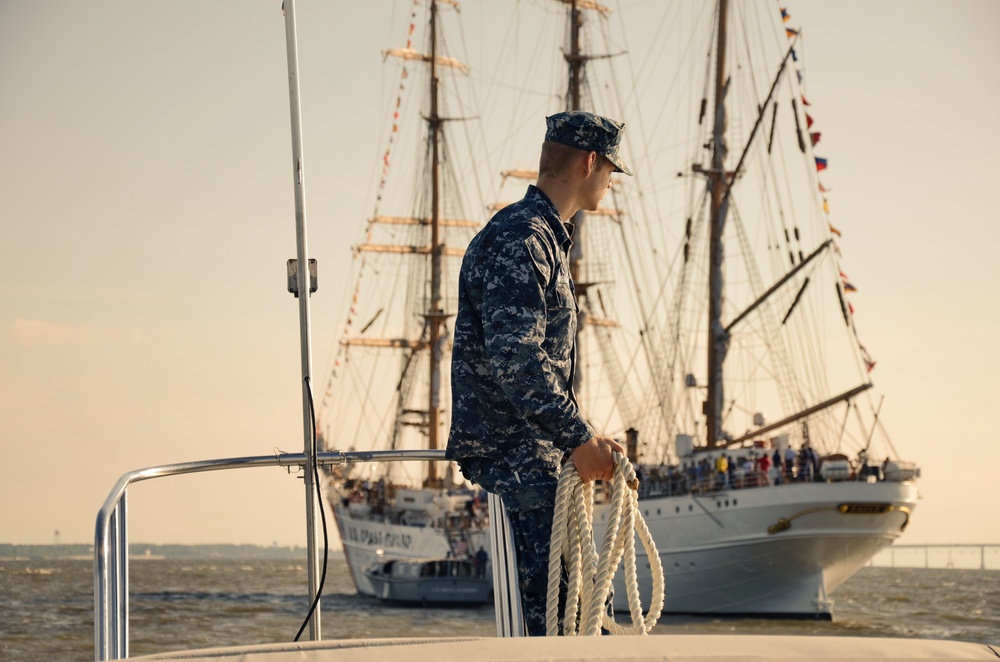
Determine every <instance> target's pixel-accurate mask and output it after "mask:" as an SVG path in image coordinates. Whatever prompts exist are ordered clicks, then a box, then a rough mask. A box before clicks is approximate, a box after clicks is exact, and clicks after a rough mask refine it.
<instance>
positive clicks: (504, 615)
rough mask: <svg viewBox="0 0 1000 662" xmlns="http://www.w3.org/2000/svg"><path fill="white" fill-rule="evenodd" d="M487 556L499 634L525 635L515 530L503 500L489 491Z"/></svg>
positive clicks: (505, 635)
mask: <svg viewBox="0 0 1000 662" xmlns="http://www.w3.org/2000/svg"><path fill="white" fill-rule="evenodd" d="M489 507H490V559H491V561H492V563H493V601H494V606H495V609H496V621H497V636H498V637H525V636H527V632H526V628H525V625H524V614H523V613H522V610H521V587H520V584H519V583H518V574H517V552H516V550H515V549H514V531H513V529H511V526H510V520H509V519H507V511H506V510H505V509H504V505H503V501H502V500H501V499H500V497H499V496H497V495H496V494H492V493H491V494H490V497H489Z"/></svg>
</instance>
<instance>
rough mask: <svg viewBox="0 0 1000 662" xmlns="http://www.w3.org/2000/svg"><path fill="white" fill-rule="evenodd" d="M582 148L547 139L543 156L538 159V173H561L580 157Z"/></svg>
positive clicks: (543, 144) (540, 174)
mask: <svg viewBox="0 0 1000 662" xmlns="http://www.w3.org/2000/svg"><path fill="white" fill-rule="evenodd" d="M582 153H583V152H582V150H579V149H577V148H575V147H570V146H569V145H563V144H562V143H557V142H552V141H551V140H547V141H545V142H543V143H542V157H541V158H540V159H539V160H538V175H539V176H542V175H561V174H562V173H564V172H566V170H567V169H568V168H569V167H570V165H571V164H572V163H573V160H574V159H577V158H580V155H581V154H582Z"/></svg>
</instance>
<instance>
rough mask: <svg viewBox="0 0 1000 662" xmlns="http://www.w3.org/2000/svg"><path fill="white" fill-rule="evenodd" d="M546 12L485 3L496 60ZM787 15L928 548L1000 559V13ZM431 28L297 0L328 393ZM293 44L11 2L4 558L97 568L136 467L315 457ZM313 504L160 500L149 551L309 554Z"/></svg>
mask: <svg viewBox="0 0 1000 662" xmlns="http://www.w3.org/2000/svg"><path fill="white" fill-rule="evenodd" d="M540 3H541V0H535V1H534V2H530V1H527V0H526V1H525V2H522V3H518V2H514V1H513V0H511V1H503V0H493V1H492V2H474V1H472V2H467V3H465V9H464V10H463V11H465V12H466V13H467V16H468V17H469V18H470V23H471V25H470V26H469V30H468V34H469V35H474V38H475V39H477V40H482V42H483V43H484V44H485V45H484V46H482V47H481V48H480V49H479V50H475V49H474V50H473V52H479V53H483V52H488V44H489V36H488V35H487V36H475V35H477V30H480V29H482V27H484V25H489V23H486V22H485V21H484V19H483V18H482V15H483V14H480V13H477V12H478V10H480V9H483V10H488V11H501V10H503V11H505V10H506V9H507V8H508V7H509V8H510V9H515V8H517V7H518V6H522V5H529V6H530V5H537V4H540ZM610 4H612V6H615V3H613V2H612V3H610ZM787 4H788V7H789V10H790V12H791V13H792V15H793V17H794V22H795V24H797V25H799V26H801V27H802V28H803V29H804V30H805V31H807V37H808V39H807V41H806V44H807V46H808V56H809V59H808V62H809V70H808V76H809V85H810V87H809V89H810V95H811V96H813V97H814V98H813V103H814V105H816V107H817V110H816V113H817V115H819V114H821V115H822V120H823V125H824V126H823V129H824V146H825V147H826V149H825V151H826V156H827V157H828V158H829V159H830V162H831V168H830V172H829V175H830V176H829V178H828V180H827V183H828V184H832V186H833V188H834V189H835V197H834V198H833V202H834V204H835V218H836V219H837V225H838V226H839V227H840V228H841V229H842V230H843V231H844V238H843V240H842V241H841V245H842V247H843V250H844V252H845V261H846V263H848V264H850V265H851V270H850V271H851V278H852V281H854V282H855V284H857V285H858V286H859V287H860V288H861V289H860V291H859V293H858V295H857V296H856V297H855V299H854V301H855V305H856V307H857V308H858V311H857V324H858V327H859V330H860V332H861V335H862V337H863V339H864V342H865V344H866V346H867V347H868V348H869V350H871V352H872V354H873V355H874V356H875V357H876V359H877V360H878V366H877V368H876V371H875V372H874V373H873V378H874V381H875V383H876V385H877V386H878V388H879V390H880V392H881V393H884V394H885V396H886V399H885V404H884V406H883V409H882V417H883V421H884V423H885V425H886V426H887V428H888V429H889V431H890V435H891V437H892V440H893V442H894V443H895V446H896V448H897V449H898V450H899V451H900V453H901V454H902V455H904V456H906V457H909V458H911V459H913V460H916V461H917V462H918V463H919V464H920V465H921V466H922V468H923V479H922V480H921V481H920V490H921V493H922V496H923V501H922V502H921V504H920V506H919V509H918V510H917V512H916V513H915V517H914V518H913V522H912V524H911V527H910V530H909V531H908V532H907V534H906V536H905V537H904V539H903V541H904V542H906V543H920V542H935V543H937V542H955V543H959V542H992V543H1000V518H998V517H996V515H995V514H994V513H993V510H992V506H993V504H994V502H995V500H996V498H995V491H996V490H995V483H996V480H995V474H996V472H997V463H998V461H1000V453H998V451H997V450H996V445H997V442H996V416H995V409H996V407H997V406H998V405H997V402H998V400H997V395H998V393H1000V389H998V388H997V385H996V375H998V374H1000V349H998V341H1000V306H998V303H1000V300H998V299H1000V297H998V294H997V290H998V286H1000V266H998V265H1000V260H998V259H997V256H996V252H997V248H998V244H1000V241H998V240H1000V230H998V229H997V227H998V226H997V221H998V216H1000V214H998V212H997V203H996V195H995V190H996V188H997V182H998V181H1000V165H998V163H1000V123H998V122H997V119H996V117H997V109H998V108H1000V82H998V76H997V70H998V67H1000V40H997V38H996V35H997V34H1000V3H996V2H992V1H990V0H983V1H980V2H971V1H959V2H945V1H943V0H940V1H906V2H904V1H896V2H861V1H840V2H828V3H817V2H808V3H807V2H804V0H789V2H788V3H787ZM409 5H410V3H409V2H404V1H402V0H400V1H398V2H381V1H372V2H350V3H348V2H338V3H333V2H326V1H320V0H313V1H309V0H299V2H298V3H297V6H298V12H299V19H300V26H299V27H300V34H299V39H300V45H301V49H302V52H301V61H302V71H303V80H302V95H303V104H304V109H303V114H304V118H303V121H304V127H305V154H306V167H307V171H306V187H307V195H308V202H307V206H308V217H309V222H310V252H311V255H312V256H313V257H315V258H317V259H318V260H319V263H320V290H319V292H318V293H317V294H316V295H315V296H314V297H313V314H314V353H315V361H314V365H315V367H316V370H317V371H320V370H322V369H323V367H324V366H325V365H326V360H327V357H328V356H329V352H330V350H331V348H332V347H333V342H334V339H335V338H336V333H337V325H338V323H340V322H341V319H342V317H341V309H340V308H341V306H342V304H343V301H344V296H343V292H344V289H345V288H346V287H347V286H348V285H347V283H346V282H345V278H346V273H347V263H348V261H349V259H350V257H349V253H348V250H347V246H348V244H350V243H353V242H354V241H355V239H356V237H357V236H358V232H359V228H360V227H361V223H362V219H364V218H365V216H366V214H368V213H370V209H371V194H370V191H371V190H372V183H373V177H374V176H375V173H376V172H377V170H376V168H377V163H376V161H377V158H378V154H379V153H380V150H381V149H382V146H381V145H380V142H379V141H380V136H381V135H382V131H383V130H384V119H385V117H386V108H385V107H384V103H385V101H386V100H385V98H384V95H383V94H382V91H381V86H382V84H383V79H382V74H381V66H382V56H381V54H380V51H381V50H382V49H384V48H387V47H391V46H398V45H399V44H398V42H399V37H400V34H401V33H402V31H403V27H405V23H406V21H408V17H409ZM651 6H655V3H654V2H652V0H650V1H647V2H638V1H635V2H632V1H629V0H623V2H622V3H621V7H620V11H622V12H623V14H627V13H630V12H641V11H648V10H649V9H650V7H651ZM391 16H394V18H393V19H390V17H391ZM649 25H650V26H655V23H651V24H649ZM401 26H402V27H401ZM650 29H652V27H650ZM648 36H649V35H647V37H648ZM284 48H285V47H284V26H283V21H282V16H281V12H280V0H213V1H212V2H207V3H206V2H194V1H185V0H170V1H166V0H147V1H144V2H107V1H102V2H91V1H89V0H63V1H61V2H59V1H46V0H30V1H29V0H0V223H2V235H0V236H2V240H0V450H2V457H3V460H2V464H0V503H2V504H3V508H0V542H13V543H49V542H52V541H53V539H54V533H55V531H57V530H58V531H59V532H60V533H61V540H62V541H63V542H91V541H92V536H93V526H94V517H95V515H96V513H97V510H98V508H99V507H100V505H101V503H102V502H103V500H104V499H105V497H106V496H107V494H108V492H109V490H110V489H111V487H112V485H113V484H114V482H115V480H116V479H117V478H118V476H120V475H121V474H122V473H124V472H126V471H128V470H131V469H136V468H141V467H147V466H154V465H159V464H165V463H171V462H180V461H187V460H194V459H203V458H218V457H230V456H242V455H267V454H270V453H272V452H273V450H274V449H275V448H280V449H283V450H286V451H300V450H301V448H302V441H301V431H300V426H301V413H300V401H299V398H300V389H299V359H298V331H297V323H298V318H297V312H296V302H295V299H294V298H292V296H291V295H289V294H288V293H287V292H286V291H285V274H284V271H285V266H284V263H285V260H286V259H288V258H290V257H293V256H294V252H295V246H294V225H293V206H292V186H291V167H290V162H291V155H290V154H291V153H290V144H289V128H288V93H287V80H286V68H285V67H286V64H285V50H284ZM472 64H473V65H475V63H472ZM532 156H533V155H532ZM303 500H304V497H303V493H302V487H301V481H300V480H299V479H297V478H296V477H295V476H289V475H286V474H285V473H284V472H283V471H281V470H278V469H255V470H250V471H242V472H235V473H233V474H232V475H223V476H221V477H219V476H216V477H208V476H193V477H186V478H173V479H166V480H161V481H154V482H151V483H145V484H141V485H138V486H137V487H136V488H135V489H133V490H132V492H131V494H130V522H131V538H132V540H133V541H135V542H164V543H167V542H176V543H196V542H251V543H260V544H270V543H272V542H277V543H279V544H285V545H287V544H302V542H303V541H304V534H303V521H304V515H303V514H302V503H303Z"/></svg>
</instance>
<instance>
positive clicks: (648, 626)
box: [545, 453, 664, 637]
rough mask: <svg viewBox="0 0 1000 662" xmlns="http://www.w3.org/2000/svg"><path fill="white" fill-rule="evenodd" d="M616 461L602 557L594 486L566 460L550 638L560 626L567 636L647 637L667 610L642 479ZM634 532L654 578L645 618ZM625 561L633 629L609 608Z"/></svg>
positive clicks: (553, 545)
mask: <svg viewBox="0 0 1000 662" xmlns="http://www.w3.org/2000/svg"><path fill="white" fill-rule="evenodd" d="M612 457H613V458H614V464H615V473H614V480H613V481H612V489H611V503H610V506H609V510H608V525H607V528H606V529H605V531H604V540H603V541H602V543H601V551H600V554H598V551H597V547H596V544H595V541H594V484H593V483H584V482H583V480H581V478H580V474H579V473H577V471H576V467H575V466H573V463H572V462H566V463H565V464H564V465H563V466H562V469H561V471H560V474H559V487H558V488H557V490H556V503H555V508H554V512H553V518H552V537H551V539H550V541H549V583H548V593H547V595H546V599H547V604H546V612H545V616H546V622H545V625H546V635H548V636H550V637H551V636H556V635H558V634H559V626H560V623H561V624H562V631H563V635H564V636H576V635H584V636H598V635H600V634H601V629H602V628H604V629H605V630H607V631H609V632H610V633H611V634H629V635H645V634H649V632H650V631H651V630H652V629H653V626H654V625H656V621H657V620H659V618H660V614H661V613H662V611H663V599H664V580H663V565H662V563H661V561H660V555H659V553H658V552H657V551H656V543H655V542H653V538H652V536H651V535H650V533H649V529H648V528H647V527H646V521H645V520H644V519H643V518H642V514H641V513H640V512H639V491H638V490H639V480H638V478H637V477H636V475H635V469H633V468H632V463H631V462H629V461H628V458H627V457H625V456H624V455H622V454H620V453H613V454H612ZM636 534H638V536H639V540H641V541H642V546H643V548H644V549H645V551H646V558H647V559H648V560H649V565H650V570H651V572H652V575H653V592H652V597H651V601H650V606H649V611H648V612H647V614H646V615H645V616H643V614H642V602H641V600H640V598H639V582H638V579H637V578H636V561H635V535H636ZM623 561H624V573H625V589H626V593H627V594H628V605H629V615H630V617H631V621H632V624H631V625H630V626H624V625H620V624H618V623H617V622H615V620H614V618H613V617H612V616H611V615H609V614H608V613H607V610H606V607H605V605H606V604H607V601H608V597H609V596H610V595H611V583H612V580H613V579H614V575H615V571H616V570H617V569H618V565H619V563H622V562H623ZM564 565H565V567H566V573H567V575H568V580H569V583H568V587H567V590H566V605H565V607H564V609H563V615H562V618H561V619H560V618H559V583H560V579H561V574H562V568H563V566H564Z"/></svg>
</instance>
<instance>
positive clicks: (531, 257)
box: [447, 111, 632, 636]
mask: <svg viewBox="0 0 1000 662" xmlns="http://www.w3.org/2000/svg"><path fill="white" fill-rule="evenodd" d="M623 128H624V125H623V124H621V123H619V122H616V121H614V120H610V119H607V118H605V117H600V116H598V115H594V114H593V113H588V112H583V111H571V112H563V113H558V114H556V115H552V116H551V117H548V118H546V132H545V140H544V142H543V144H542V154H541V159H540V163H539V173H538V180H537V182H536V184H535V185H534V186H529V187H528V191H527V193H526V194H525V196H524V198H523V199H521V200H520V201H518V202H515V203H514V204H512V205H510V206H508V207H505V208H504V209H502V210H500V211H499V212H497V214H496V215H494V216H493V218H492V219H491V220H490V222H489V223H488V224H487V225H486V226H485V227H484V228H483V229H482V230H481V231H480V232H479V234H478V235H477V236H476V237H475V238H474V239H473V240H472V242H471V243H470V244H469V248H468V250H467V251H466V253H465V258H464V259H463V261H462V269H461V274H460V277H459V286H458V315H457V318H456V321H455V340H454V350H453V354H452V368H451V382H452V423H451V434H450V438H449V440H448V450H447V457H448V458H449V459H452V460H456V461H457V462H458V464H459V466H460V467H461V469H462V473H463V474H464V475H465V477H466V478H468V479H469V480H471V481H473V482H475V483H478V484H479V485H480V486H482V487H483V488H485V489H487V490H489V491H490V492H493V493H496V494H499V495H500V496H501V497H502V498H503V501H504V503H505V505H506V508H507V511H508V515H509V517H510V520H511V524H512V526H513V530H514V542H515V545H516V549H517V565H518V580H519V584H520V588H521V598H522V600H521V601H522V607H523V611H524V614H525V620H526V623H527V629H528V634H529V635H531V636H539V635H544V634H545V600H546V591H547V581H548V557H549V553H548V552H549V537H550V535H551V529H552V509H553V505H554V503H555V493H556V486H557V481H558V478H557V477H558V469H559V465H560V463H561V462H563V461H564V460H565V459H566V458H570V459H571V461H572V462H573V464H574V465H575V467H576V469H577V471H578V472H579V473H580V476H581V478H582V479H583V480H584V481H587V482H589V481H593V480H611V479H612V477H613V470H614V468H613V464H612V455H611V454H612V453H613V452H619V453H622V454H624V453H625V450H624V448H623V447H622V446H621V445H620V444H619V443H618V442H617V441H615V440H614V439H611V438H610V437H606V436H603V435H599V434H597V433H596V432H595V431H594V428H593V427H591V425H590V424H589V423H588V422H587V420H586V419H585V418H584V416H583V414H582V413H581V412H580V408H579V405H578V403H577V400H576V397H575V395H574V393H573V377H574V372H575V369H576V330H577V313H578V310H579V308H578V305H577V301H576V294H575V289H574V283H573V280H572V278H571V276H570V262H569V254H570V247H571V245H572V241H571V237H572V233H573V226H572V224H571V223H570V220H571V219H572V218H573V215H574V214H575V213H576V212H577V211H579V210H588V211H592V210H595V209H597V207H598V205H599V204H600V202H601V199H602V198H603V197H604V195H605V194H606V193H607V191H608V189H609V188H610V186H611V175H612V173H614V172H622V173H625V174H626V175H631V174H632V173H631V172H629V170H628V168H627V167H626V166H625V164H624V162H623V161H622V158H621V156H620V155H619V145H620V143H621V138H622V129H623Z"/></svg>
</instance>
